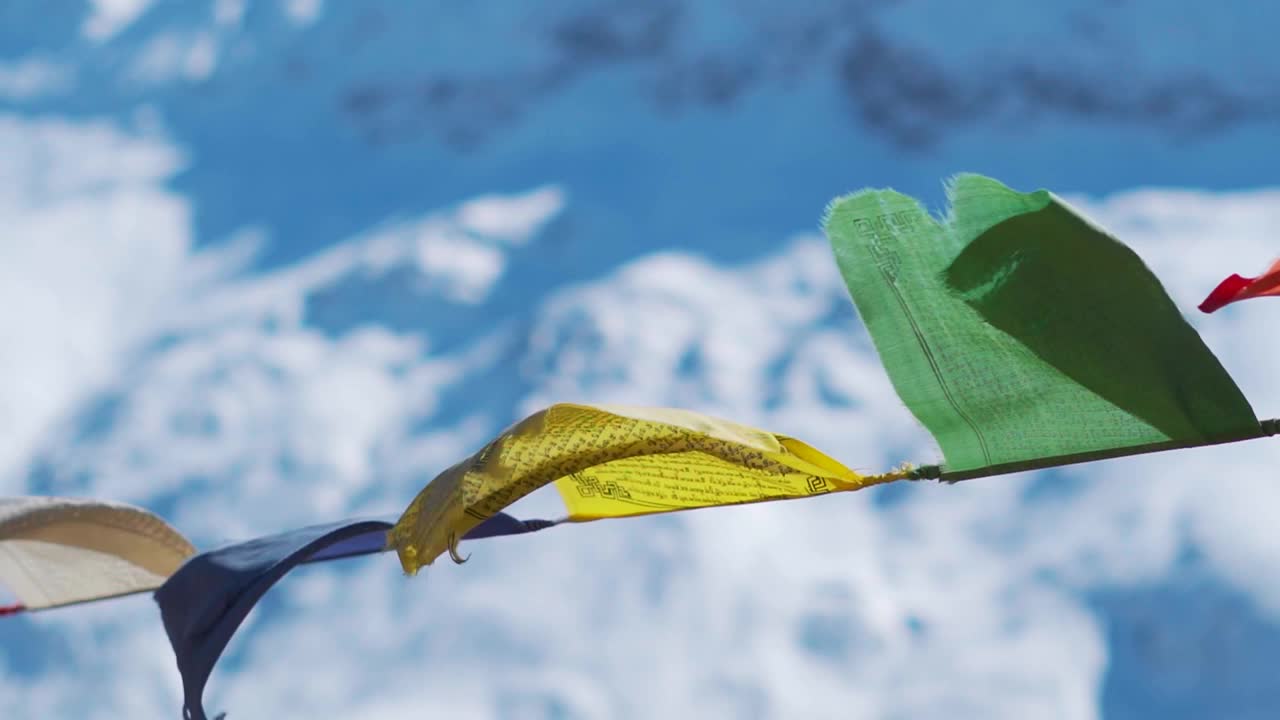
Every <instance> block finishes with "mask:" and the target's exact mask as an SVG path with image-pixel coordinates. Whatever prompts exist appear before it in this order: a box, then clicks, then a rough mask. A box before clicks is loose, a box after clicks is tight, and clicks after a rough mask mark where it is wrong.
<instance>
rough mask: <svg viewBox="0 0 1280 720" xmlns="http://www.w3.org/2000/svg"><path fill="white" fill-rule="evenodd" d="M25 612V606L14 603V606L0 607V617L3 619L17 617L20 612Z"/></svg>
mask: <svg viewBox="0 0 1280 720" xmlns="http://www.w3.org/2000/svg"><path fill="white" fill-rule="evenodd" d="M26 611H27V606H26V605H23V604H22V603H16V604H14V605H0V617H4V616H5V615H17V614H18V613H20V612H26Z"/></svg>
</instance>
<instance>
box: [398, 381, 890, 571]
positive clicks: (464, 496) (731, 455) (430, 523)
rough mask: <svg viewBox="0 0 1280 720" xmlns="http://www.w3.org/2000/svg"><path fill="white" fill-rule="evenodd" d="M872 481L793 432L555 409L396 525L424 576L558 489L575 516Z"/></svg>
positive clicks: (436, 485) (418, 502)
mask: <svg viewBox="0 0 1280 720" xmlns="http://www.w3.org/2000/svg"><path fill="white" fill-rule="evenodd" d="M902 477H905V475H904V474H903V473H890V474H887V475H877V476H873V477H864V476H861V475H859V474H857V473H855V472H853V471H852V470H850V469H849V468H846V467H845V466H843V465H841V464H840V463H838V462H836V461H835V460H833V459H831V458H829V457H827V456H826V455H824V454H822V453H821V452H819V451H817V450H815V449H814V448H812V447H809V446H808V445H806V444H804V443H802V442H800V441H798V440H795V439H792V438H787V437H782V436H779V435H774V434H773V433H769V432H765V431H763V430H756V429H754V428H749V427H746V426H743V425H738V424H736V423H731V422H728V421H726V420H720V419H717V418H712V417H708V416H706V415H701V414H698V413H694V412H689V411H686V410H673V409H666V408H633V407H615V406H599V407H592V406H587V405H567V404H562V405H553V406H551V407H549V408H547V409H545V410H542V411H540V412H538V413H535V414H533V415H531V416H529V417H528V418H526V419H524V420H522V421H521V422H519V423H517V424H516V425H514V426H512V427H511V428H509V429H508V430H507V431H506V432H504V433H502V434H501V435H499V436H498V437H497V438H496V439H495V440H494V441H493V442H490V443H489V444H488V445H486V446H485V447H484V448H483V449H482V450H481V451H480V452H478V453H476V454H475V455H473V456H472V457H470V458H468V459H466V460H465V461H463V462H461V463H458V464H457V465H454V466H453V467H451V468H449V469H448V470H446V471H445V472H443V473H441V474H440V475H439V476H438V477H436V478H435V479H434V480H432V481H431V482H430V483H429V484H428V485H427V486H426V487H425V488H423V490H422V492H420V493H419V494H418V497H416V498H414V501H413V502H412V503H411V504H410V505H409V507H408V508H407V509H406V510H405V512H404V514H403V515H402V516H401V517H400V520H399V522H397V523H396V525H395V527H394V528H392V529H391V531H390V533H389V536H388V543H389V544H390V545H392V546H394V547H395V548H396V552H397V553H398V554H399V556H400V563H401V565H402V566H403V567H404V570H405V572H407V573H409V574H413V573H416V572H417V571H418V569H419V568H421V567H422V566H424V565H430V564H431V563H432V562H433V561H434V560H435V559H436V558H437V557H439V556H440V555H441V554H443V553H444V552H446V551H447V552H449V554H450V556H451V557H453V559H454V560H455V561H456V560H460V558H459V557H458V555H457V546H458V541H459V540H460V539H461V538H462V537H463V536H464V535H465V534H466V533H467V532H468V531H470V530H471V529H472V528H474V527H475V526H476V525H478V524H480V523H481V522H482V521H484V520H485V519H486V518H489V517H491V516H492V515H494V514H495V513H497V512H499V511H501V510H502V509H503V508H505V507H507V506H508V505H510V504H511V503H513V502H515V501H516V500H519V499H520V498H522V497H524V496H525V495H527V494H529V493H530V492H533V491H534V490H536V489H538V488H540V487H542V486H543V485H546V484H547V483H550V482H555V483H556V485H557V488H558V489H559V491H560V495H561V497H562V498H563V499H564V502H565V505H566V506H567V508H568V510H569V519H570V520H572V521H579V522H582V521H587V520H597V519H600V518H610V517H625V516H629V515H645V514H651V513H661V512H671V511H675V510H687V509H692V508H700V507H710V506H715V505H733V504H739V503H749V502H759V501H763V500H781V499H786V498H797V497H805V496H809V495H818V494H822V493H827V492H832V491H840V490H857V489H859V488H862V487H866V486H867V485H873V484H876V483H880V482H887V481H890V480H897V479H901V478H902Z"/></svg>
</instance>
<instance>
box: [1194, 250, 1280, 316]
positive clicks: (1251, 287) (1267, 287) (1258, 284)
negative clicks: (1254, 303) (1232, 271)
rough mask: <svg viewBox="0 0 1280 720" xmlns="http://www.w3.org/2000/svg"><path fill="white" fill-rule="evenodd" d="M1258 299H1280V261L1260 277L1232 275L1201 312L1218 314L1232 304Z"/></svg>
mask: <svg viewBox="0 0 1280 720" xmlns="http://www.w3.org/2000/svg"><path fill="white" fill-rule="evenodd" d="M1258 297H1280V260H1276V261H1275V263H1274V264H1272V265H1271V267H1269V268H1267V271H1266V272H1264V273H1263V274H1261V275H1259V276H1258V277H1252V278H1247V277H1241V276H1239V275H1232V276H1231V277H1229V278H1227V279H1226V280H1223V281H1222V282H1221V283H1219V285H1218V287H1216V288H1214V289H1213V292H1211V293H1209V297H1207V298H1205V299H1204V302H1202V303H1200V312H1204V313H1211V312H1216V311H1217V310H1220V309H1221V308H1223V307H1225V306H1227V305H1230V304H1231V303H1234V302H1240V301H1241V300H1249V299H1251V298H1258Z"/></svg>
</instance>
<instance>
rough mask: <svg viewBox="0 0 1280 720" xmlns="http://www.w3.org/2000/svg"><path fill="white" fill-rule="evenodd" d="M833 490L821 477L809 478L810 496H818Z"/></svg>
mask: <svg viewBox="0 0 1280 720" xmlns="http://www.w3.org/2000/svg"><path fill="white" fill-rule="evenodd" d="M830 491H831V488H830V487H828V486H827V481H826V480H825V479H823V478H820V477H811V478H809V494H810V495H816V494H818V493H824V492H830Z"/></svg>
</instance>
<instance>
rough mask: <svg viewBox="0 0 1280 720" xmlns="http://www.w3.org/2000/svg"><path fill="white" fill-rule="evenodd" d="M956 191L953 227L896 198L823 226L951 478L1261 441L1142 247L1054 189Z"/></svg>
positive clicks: (890, 195) (981, 180)
mask: <svg viewBox="0 0 1280 720" xmlns="http://www.w3.org/2000/svg"><path fill="white" fill-rule="evenodd" d="M948 195H949V197H950V200H951V212H950V215H949V217H948V218H947V219H946V220H945V221H944V222H942V223H939V222H938V221H937V220H935V219H934V218H933V217H931V216H930V215H929V214H928V212H926V210H925V209H924V208H923V207H922V206H921V204H920V203H919V202H917V201H916V200H915V199H914V198H911V197H908V196H906V195H902V194H900V193H897V192H893V191H891V190H865V191H862V192H857V193H854V194H852V195H848V196H846V197H843V198H840V199H838V200H836V201H835V202H834V203H832V205H831V207H830V208H829V209H828V212H827V217H826V220H825V222H824V226H825V230H826V233H827V236H828V238H829V239H830V241H831V245H832V248H833V249H834V251H835V256H836V261H837V263H838V265H839V267H840V272H841V274H843V276H844V279H845V282H846V283H847V284H848V286H849V293H850V294H851V295H852V296H853V301H854V304H855V305H856V306H857V308H858V312H859V313H860V314H861V316H862V319H863V321H864V322H865V323H866V326H867V328H868V329H869V330H870V333H871V338H872V340H873V341H874V343H875V346H876V349H877V351H878V352H879V353H880V359H881V361H882V362H883V363H884V366H885V368H886V369H887V370H888V373H889V378H890V380H891V381H892V382H893V386H894V389H895V390H896V391H897V392H898V395H899V397H901V398H902V400H903V402H904V403H906V405H907V407H908V408H909V409H910V410H911V412H912V413H914V414H915V416H916V418H917V419H918V420H919V421H920V422H921V423H922V424H923V425H924V426H925V427H926V428H927V429H928V430H929V432H930V433H932V434H933V437H934V438H935V439H936V440H937V442H938V444H939V446H941V448H942V452H943V455H944V456H945V458H946V464H945V467H944V472H943V475H942V476H943V478H944V479H946V478H948V476H949V475H950V476H951V479H962V477H964V476H969V477H972V476H977V475H983V474H994V473H996V472H1008V471H1011V470H1020V469H1028V468H1031V467H1043V466H1048V465H1059V464H1065V463H1068V462H1078V461H1081V460H1086V459H1096V458H1098V457H1108V456H1114V455H1121V454H1129V453H1127V452H1124V449H1126V448H1135V447H1137V446H1146V445H1159V446H1161V447H1165V446H1167V447H1181V446H1189V445H1200V444H1207V443H1211V442H1221V441H1227V440H1238V439H1246V438H1249V437H1258V436H1261V435H1262V434H1263V432H1262V428H1261V426H1260V425H1259V423H1258V419H1257V417H1256V416H1255V415H1254V413H1253V409H1252V408H1251V407H1250V406H1249V403H1248V401H1247V400H1246V399H1245V397H1244V395H1243V394H1242V393H1241V392H1240V389H1239V388H1238V387H1236V384H1235V382H1234V381H1233V380H1232V379H1231V377H1230V376H1229V375H1228V374H1227V372H1226V370H1224V369H1223V367H1222V365H1221V364H1220V363H1219V362H1218V359H1217V358H1216V357H1214V355H1213V353H1212V352H1210V351H1209V349H1208V348H1207V347H1206V346H1205V344H1204V342H1203V341H1202V340H1201V339H1200V336H1199V335H1198V334H1197V333H1196V331H1195V330H1194V329H1193V328H1192V327H1191V326H1190V325H1189V324H1188V323H1187V322H1186V320H1184V319H1183V317H1182V315H1181V314H1180V313H1179V312H1178V309H1177V308H1176V307H1175V306H1174V304H1173V301H1172V300H1170V298H1169V296H1168V294H1167V293H1166V292H1165V291H1164V288H1163V287H1162V286H1161V285H1160V281H1159V280H1157V279H1156V277H1155V275H1153V274H1152V273H1151V271H1150V270H1149V269H1148V268H1147V267H1146V265H1144V264H1143V262H1142V260H1141V259H1140V258H1139V257H1138V256H1137V255H1136V254H1135V253H1134V252H1133V251H1132V250H1130V249H1129V248H1128V247H1126V246H1125V245H1124V244H1122V243H1120V242H1119V241H1117V240H1116V239H1115V238H1112V237H1111V236H1109V235H1107V234H1106V233H1105V232H1103V231H1102V230H1101V229H1099V228H1097V227H1096V226H1094V225H1092V224H1090V223H1089V221H1087V220H1085V219H1084V218H1082V217H1080V216H1079V215H1077V214H1075V213H1074V212H1073V211H1072V209H1071V208H1070V207H1069V206H1068V205H1066V204H1065V203H1064V202H1063V201H1062V200H1061V199H1060V198H1058V197H1056V196H1054V195H1053V194H1052V193H1049V192H1047V191H1043V190H1042V191H1038V192H1033V193H1019V192H1015V191H1013V190H1010V189H1009V188H1007V187H1005V186H1004V185H1002V184H1000V183H999V182H996V181H995V180H992V179H990V178H986V177H982V176H979V175H962V176H960V177H958V178H956V179H955V180H953V182H952V183H951V184H950V186H949V187H948ZM1151 449H1160V448H1159V447H1153V448H1151Z"/></svg>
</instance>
